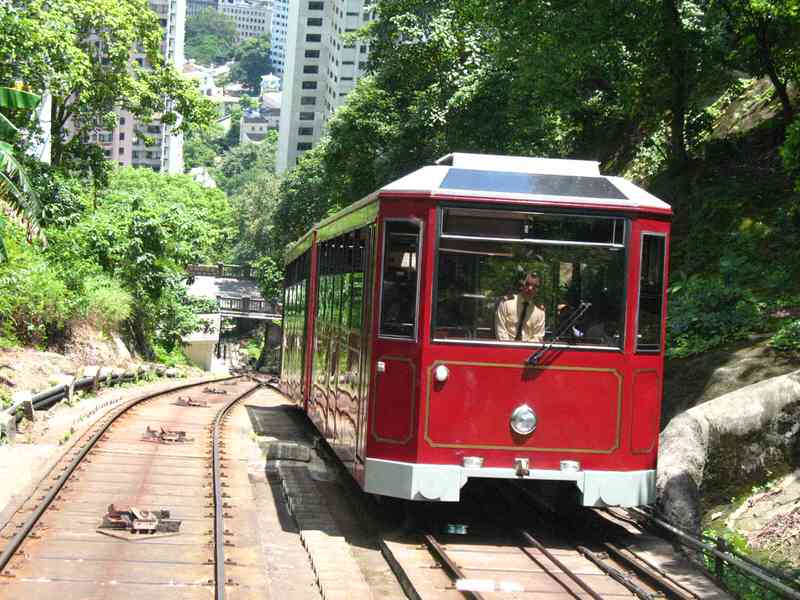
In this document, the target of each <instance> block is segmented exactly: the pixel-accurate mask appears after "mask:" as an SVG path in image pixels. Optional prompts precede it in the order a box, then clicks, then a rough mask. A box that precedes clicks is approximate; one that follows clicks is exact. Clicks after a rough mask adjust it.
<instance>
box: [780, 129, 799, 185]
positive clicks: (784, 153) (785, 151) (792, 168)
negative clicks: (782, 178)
mask: <svg viewBox="0 0 800 600" xmlns="http://www.w3.org/2000/svg"><path fill="white" fill-rule="evenodd" d="M780 152H781V158H782V159H783V165H784V167H785V168H786V171H787V172H788V173H789V174H791V175H792V176H793V177H795V180H794V188H795V190H796V191H798V192H800V117H797V118H796V119H795V120H794V122H793V123H792V124H791V125H790V126H789V128H788V129H787V130H786V141H785V142H784V144H783V146H782V147H781V151H780Z"/></svg>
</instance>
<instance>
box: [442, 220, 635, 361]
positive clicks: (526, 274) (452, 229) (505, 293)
mask: <svg viewBox="0 0 800 600" xmlns="http://www.w3.org/2000/svg"><path fill="white" fill-rule="evenodd" d="M441 224H442V227H441V235H440V239H439V254H438V265H437V286H436V292H435V313H434V327H433V336H434V339H435V340H453V341H458V340H468V341H470V342H472V343H495V344H496V343H503V344H520V343H521V344H526V343H527V344H535V343H537V342H547V341H548V340H552V339H554V338H555V337H556V336H558V343H563V344H564V345H567V346H572V345H574V346H595V347H608V348H622V344H623V339H622V335H623V331H624V315H625V289H624V287H625V239H626V238H625V224H626V222H625V219H622V218H617V217H591V216H583V215H580V216H577V215H571V214H553V213H536V212H517V211H513V212H512V211H500V210H490V209H472V208H469V209H467V208H445V209H442V221H441ZM532 277H533V278H535V279H538V284H539V285H538V289H536V290H535V291H534V292H533V296H532V298H531V296H530V294H531V291H530V289H529V290H528V296H525V295H524V294H523V291H524V289H522V288H524V285H523V284H524V281H525V280H526V278H527V279H528V280H530V279H531V278H532ZM534 307H535V308H534ZM523 311H524V314H525V322H526V325H525V327H526V328H531V327H534V328H536V327H538V328H539V332H538V333H537V334H536V335H527V336H526V335H522V328H521V327H520V328H519V329H518V330H517V331H516V332H509V331H504V330H503V328H504V327H505V328H506V329H509V328H512V329H513V325H511V326H510V325H509V321H513V320H514V319H515V318H516V317H515V316H514V315H515V314H516V315H517V316H518V315H520V314H522V313H523ZM534 312H535V313H536V314H532V313H534ZM542 316H543V318H544V325H543V326H542V323H541V322H542ZM514 333H516V336H515V335H514Z"/></svg>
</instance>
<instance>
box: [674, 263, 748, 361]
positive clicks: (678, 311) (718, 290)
mask: <svg viewBox="0 0 800 600" xmlns="http://www.w3.org/2000/svg"><path fill="white" fill-rule="evenodd" d="M763 323H764V317H763V314H762V307H761V306H760V305H759V304H758V303H757V302H756V301H755V299H754V298H753V296H752V293H751V292H749V291H747V290H744V289H741V288H738V287H736V286H731V285H728V284H726V283H725V282H724V281H723V280H722V278H721V277H718V276H705V275H692V276H690V277H689V278H687V279H685V280H683V281H679V282H678V283H675V284H673V285H672V286H671V287H670V302H669V319H668V321H667V356H668V357H670V358H682V357H686V356H691V355H692V354H697V353H700V352H705V351H707V350H710V349H712V348H715V347H717V346H720V345H722V344H725V343H727V342H732V341H735V340H739V339H743V338H745V337H747V336H748V335H749V334H750V333H752V332H754V331H758V330H759V329H760V328H761V327H762V326H763Z"/></svg>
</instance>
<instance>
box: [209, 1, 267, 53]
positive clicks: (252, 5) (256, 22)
mask: <svg viewBox="0 0 800 600" xmlns="http://www.w3.org/2000/svg"><path fill="white" fill-rule="evenodd" d="M217 10H218V11H219V12H221V13H222V14H223V15H227V16H229V17H231V18H232V19H233V20H234V21H235V22H236V43H237V44H238V43H239V42H241V41H242V40H245V39H247V38H251V37H258V36H261V35H264V34H266V33H269V31H270V21H271V20H272V0H219V7H218V8H217Z"/></svg>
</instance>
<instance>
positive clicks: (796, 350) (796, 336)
mask: <svg viewBox="0 0 800 600" xmlns="http://www.w3.org/2000/svg"><path fill="white" fill-rule="evenodd" d="M769 345H770V346H772V347H773V348H775V350H778V351H779V352H790V353H792V354H800V319H795V320H793V321H789V322H788V323H786V324H785V325H784V326H783V327H781V328H780V329H779V330H778V332H777V333H776V334H775V335H773V336H772V338H771V339H770V340H769Z"/></svg>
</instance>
